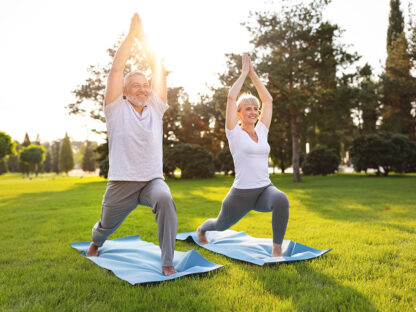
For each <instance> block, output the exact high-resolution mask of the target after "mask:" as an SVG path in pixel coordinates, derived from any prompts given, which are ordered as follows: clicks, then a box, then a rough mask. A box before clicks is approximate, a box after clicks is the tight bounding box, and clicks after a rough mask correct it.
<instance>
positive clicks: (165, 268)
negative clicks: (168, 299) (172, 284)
mask: <svg viewBox="0 0 416 312" xmlns="http://www.w3.org/2000/svg"><path fill="white" fill-rule="evenodd" d="M162 273H163V275H165V276H169V275H172V274H175V273H178V272H176V270H175V268H174V267H173V266H162Z"/></svg>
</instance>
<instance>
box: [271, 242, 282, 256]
mask: <svg viewBox="0 0 416 312" xmlns="http://www.w3.org/2000/svg"><path fill="white" fill-rule="evenodd" d="M272 257H283V253H282V245H281V244H274V243H273V251H272Z"/></svg>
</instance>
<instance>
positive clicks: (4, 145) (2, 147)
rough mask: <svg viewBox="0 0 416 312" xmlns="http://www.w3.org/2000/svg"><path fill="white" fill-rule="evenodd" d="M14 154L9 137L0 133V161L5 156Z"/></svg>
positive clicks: (13, 147) (12, 143) (13, 146)
mask: <svg viewBox="0 0 416 312" xmlns="http://www.w3.org/2000/svg"><path fill="white" fill-rule="evenodd" d="M14 153H15V145H14V142H13V141H12V138H11V136H10V135H8V134H6V133H4V132H0V161H3V159H4V158H5V157H6V156H7V155H13V154H14Z"/></svg>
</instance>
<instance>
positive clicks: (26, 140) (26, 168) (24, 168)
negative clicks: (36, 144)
mask: <svg viewBox="0 0 416 312" xmlns="http://www.w3.org/2000/svg"><path fill="white" fill-rule="evenodd" d="M30 144H32V143H31V142H30V139H29V135H28V134H27V132H26V133H25V138H24V140H23V143H22V146H21V147H22V148H23V147H28V146H29V145H30ZM19 170H20V172H22V173H23V174H27V175H29V173H30V172H31V171H30V168H29V164H28V163H25V162H22V161H20V158H19Z"/></svg>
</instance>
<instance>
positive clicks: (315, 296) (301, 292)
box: [252, 259, 377, 311]
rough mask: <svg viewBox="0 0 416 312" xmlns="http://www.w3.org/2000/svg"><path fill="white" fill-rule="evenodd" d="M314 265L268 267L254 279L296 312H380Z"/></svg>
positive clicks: (256, 274)
mask: <svg viewBox="0 0 416 312" xmlns="http://www.w3.org/2000/svg"><path fill="white" fill-rule="evenodd" d="M320 260H321V259H313V260H311V261H320ZM311 261H302V262H296V263H285V264H279V265H272V266H267V267H265V268H263V269H258V270H256V271H255V273H253V274H252V278H253V279H254V280H256V281H258V282H260V283H261V284H262V285H263V287H264V289H265V290H266V291H268V292H269V293H270V294H272V295H274V296H275V297H276V298H278V299H280V300H290V301H292V304H293V307H294V308H295V310H296V311H377V308H376V307H375V306H374V305H373V304H372V303H371V302H370V301H369V300H368V299H367V298H366V297H365V296H364V295H363V294H361V293H360V292H359V291H357V290H356V289H354V288H352V287H349V286H345V285H342V284H341V283H339V282H337V281H336V280H335V279H334V278H332V277H329V276H327V275H325V274H323V273H321V272H318V271H316V270H314V269H313V267H312V265H311Z"/></svg>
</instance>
